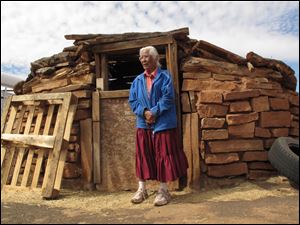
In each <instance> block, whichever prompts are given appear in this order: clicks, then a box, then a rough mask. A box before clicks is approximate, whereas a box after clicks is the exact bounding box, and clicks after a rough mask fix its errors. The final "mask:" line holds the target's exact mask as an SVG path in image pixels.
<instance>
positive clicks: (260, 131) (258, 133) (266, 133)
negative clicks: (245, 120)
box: [255, 127, 271, 138]
mask: <svg viewBox="0 0 300 225" xmlns="http://www.w3.org/2000/svg"><path fill="white" fill-rule="evenodd" d="M255 137H264V138H269V137H271V132H270V130H269V129H266V128H261V127H255Z"/></svg>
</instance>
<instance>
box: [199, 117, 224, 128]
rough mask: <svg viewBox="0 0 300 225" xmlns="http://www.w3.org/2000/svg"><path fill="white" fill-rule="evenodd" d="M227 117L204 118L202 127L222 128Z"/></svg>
mask: <svg viewBox="0 0 300 225" xmlns="http://www.w3.org/2000/svg"><path fill="white" fill-rule="evenodd" d="M224 123H225V118H203V119H202V120H201V128H222V127H223V126H224Z"/></svg>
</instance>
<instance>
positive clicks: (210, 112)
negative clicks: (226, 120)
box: [197, 104, 228, 118]
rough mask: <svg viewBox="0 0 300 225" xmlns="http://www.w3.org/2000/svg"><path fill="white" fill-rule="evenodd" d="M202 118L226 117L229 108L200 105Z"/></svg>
mask: <svg viewBox="0 0 300 225" xmlns="http://www.w3.org/2000/svg"><path fill="white" fill-rule="evenodd" d="M197 109H198V114H199V116H200V118H205V117H216V116H217V117H219V116H225V115H226V114H227V111H228V106H224V105H217V104H209V105H208V104H207V105H204V104H200V105H197Z"/></svg>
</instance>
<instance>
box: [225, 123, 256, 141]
mask: <svg viewBox="0 0 300 225" xmlns="http://www.w3.org/2000/svg"><path fill="white" fill-rule="evenodd" d="M254 129H255V122H251V123H245V124H242V125H236V126H228V132H229V135H230V137H240V138H251V137H254Z"/></svg>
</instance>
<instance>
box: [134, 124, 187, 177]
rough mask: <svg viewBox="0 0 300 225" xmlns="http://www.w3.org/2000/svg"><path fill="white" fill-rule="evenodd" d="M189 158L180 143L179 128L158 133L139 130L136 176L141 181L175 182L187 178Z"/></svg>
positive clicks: (137, 135) (137, 136)
mask: <svg viewBox="0 0 300 225" xmlns="http://www.w3.org/2000/svg"><path fill="white" fill-rule="evenodd" d="M187 168H188V162H187V158H186V156H185V154H184V152H183V149H182V147H181V145H180V142H179V135H178V130H177V128H174V129H169V130H164V131H160V132H156V133H154V134H153V130H151V129H142V128H138V129H137V132H136V176H137V177H138V178H139V179H141V180H157V181H160V182H169V181H174V180H176V179H177V178H179V177H182V176H186V174H187Z"/></svg>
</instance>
